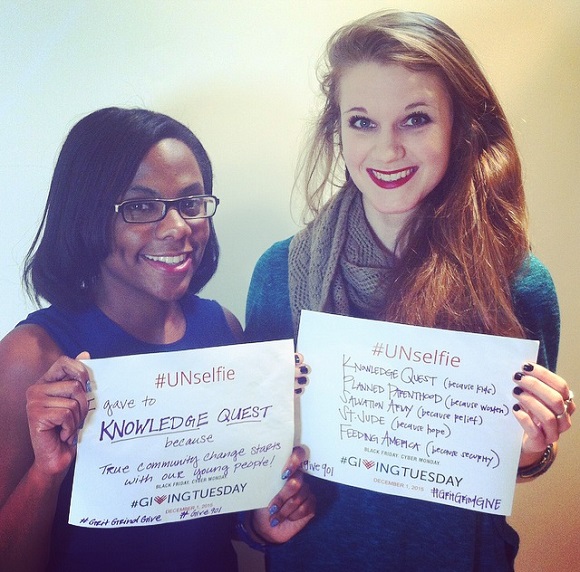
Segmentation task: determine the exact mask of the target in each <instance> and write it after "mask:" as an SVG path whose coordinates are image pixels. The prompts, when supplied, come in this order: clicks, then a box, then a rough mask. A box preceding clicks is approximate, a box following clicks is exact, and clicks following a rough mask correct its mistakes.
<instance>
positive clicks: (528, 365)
mask: <svg viewBox="0 0 580 572" xmlns="http://www.w3.org/2000/svg"><path fill="white" fill-rule="evenodd" d="M523 370H524V371H534V366H533V365H532V364H531V363H526V364H524V367H523Z"/></svg>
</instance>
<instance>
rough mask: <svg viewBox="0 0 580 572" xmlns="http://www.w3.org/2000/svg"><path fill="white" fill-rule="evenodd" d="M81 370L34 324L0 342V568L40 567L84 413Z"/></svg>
mask: <svg viewBox="0 0 580 572" xmlns="http://www.w3.org/2000/svg"><path fill="white" fill-rule="evenodd" d="M87 379H88V373H87V371H86V369H85V368H84V366H83V365H82V364H81V363H80V362H78V361H76V360H72V359H70V358H66V357H63V356H61V352H60V350H59V348H58V347H57V346H56V344H54V342H53V341H52V339H51V338H50V337H49V336H48V335H47V334H46V332H44V330H42V329H41V328H39V327H37V326H21V327H19V328H16V329H15V330H13V331H12V332H10V333H9V334H8V335H7V336H6V337H5V338H4V339H3V340H2V341H1V342H0V435H2V440H1V441H0V459H2V462H1V463H0V564H1V565H2V566H1V568H2V569H6V570H13V571H20V570H22V571H26V572H34V571H36V570H43V569H44V567H45V566H46V561H47V558H48V553H49V542H50V532H51V528H52V523H53V519H54V513H55V508H56V502H57V497H58V491H59V489H60V486H61V484H62V481H63V479H64V477H65V475H66V473H67V471H68V468H69V467H70V464H71V463H72V461H73V459H74V456H75V454H76V435H77V432H78V429H79V426H80V424H81V423H82V420H84V418H85V416H86V412H87V400H86V396H85V384H86V380H87Z"/></svg>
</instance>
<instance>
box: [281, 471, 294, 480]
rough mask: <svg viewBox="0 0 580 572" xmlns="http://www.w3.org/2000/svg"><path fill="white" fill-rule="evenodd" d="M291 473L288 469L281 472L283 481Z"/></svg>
mask: <svg viewBox="0 0 580 572" xmlns="http://www.w3.org/2000/svg"><path fill="white" fill-rule="evenodd" d="M291 474H292V471H291V470H290V469H286V470H285V471H284V472H283V473H282V480H283V481H285V480H286V479H287V478H288V477H289V476H290V475H291Z"/></svg>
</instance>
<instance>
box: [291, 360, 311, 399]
mask: <svg viewBox="0 0 580 572" xmlns="http://www.w3.org/2000/svg"><path fill="white" fill-rule="evenodd" d="M294 361H295V367H294V393H295V394H296V395H300V394H302V393H304V390H305V389H306V385H307V384H308V375H309V374H310V371H311V369H310V366H309V365H307V364H305V363H304V356H303V355H302V354H299V353H295V354H294Z"/></svg>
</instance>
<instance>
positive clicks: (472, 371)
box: [298, 311, 539, 515]
mask: <svg viewBox="0 0 580 572" xmlns="http://www.w3.org/2000/svg"><path fill="white" fill-rule="evenodd" d="M538 346H539V344H538V342H536V341H531V340H520V339H513V338H502V337H498V336H488V335H482V334H469V333H462V332H453V331H447V330H436V329H429V328H420V327H413V326H407V325H401V324H391V323H386V322H376V321H370V320H361V319H356V318H348V317H343V316H335V315H330V314H321V313H316V312H310V311H303V312H302V316H301V320H300V330H299V335H298V348H299V351H300V352H301V353H302V354H304V356H305V361H306V362H307V363H308V364H309V365H310V366H311V367H312V373H311V375H310V383H309V385H308V387H307V389H306V391H305V393H304V394H303V395H302V396H301V398H300V406H299V407H300V416H301V420H302V424H301V428H300V431H301V434H300V436H299V440H300V441H302V442H304V443H306V444H307V445H308V447H309V449H310V458H309V459H308V460H307V461H306V462H305V464H304V469H305V470H306V471H307V472H309V473H312V474H313V475H315V476H318V477H322V478H325V479H328V480H331V481H335V482H339V483H343V484H348V485H353V486H357V487H361V488H366V489H370V490H374V491H377V492H381V493H388V494H394V495H399V496H405V497H410V498H416V499H422V500H425V501H431V502H437V503H442V504H447V505H451V506H457V507H463V508H467V509H471V510H476V511H481V512H488V513H496V514H504V515H509V514H510V513H511V508H512V502H513V495H514V489H515V480H516V472H517V466H518V460H519V454H520V447H521V439H522V435H523V433H522V429H521V427H520V425H519V424H518V422H517V420H516V419H515V417H514V416H513V414H512V405H513V403H515V399H514V397H513V395H512V391H513V389H514V387H515V384H514V382H513V381H512V378H513V374H514V373H515V372H516V371H519V369H520V368H521V365H522V363H524V362H526V361H535V360H536V358H537V352H538ZM323 404H324V405H323Z"/></svg>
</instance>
